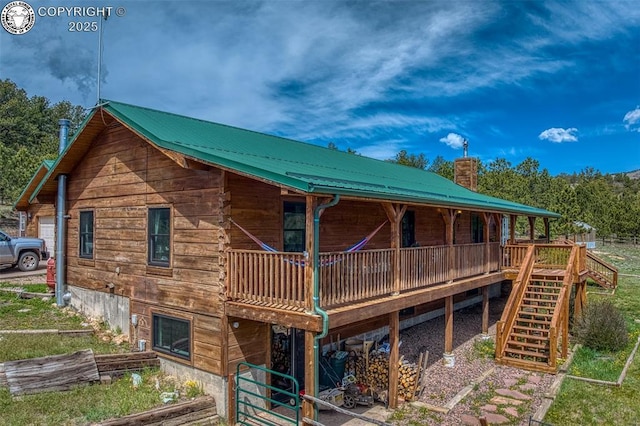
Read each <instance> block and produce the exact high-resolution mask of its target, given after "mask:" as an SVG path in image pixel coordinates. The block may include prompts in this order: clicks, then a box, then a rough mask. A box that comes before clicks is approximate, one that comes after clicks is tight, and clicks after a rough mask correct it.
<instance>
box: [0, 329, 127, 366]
mask: <svg viewBox="0 0 640 426" xmlns="http://www.w3.org/2000/svg"><path fill="white" fill-rule="evenodd" d="M89 348H90V349H92V350H93V352H94V353H96V354H105V353H107V354H108V353H118V352H125V350H124V349H125V348H124V347H122V346H117V345H114V344H111V343H106V342H103V341H101V340H100V338H98V337H97V336H83V337H67V336H59V335H57V334H41V335H24V334H21V335H18V334H5V335H0V362H4V361H15V360H18V359H26V358H39V357H43V356H47V355H62V354H70V353H73V352H76V351H80V350H84V349H89Z"/></svg>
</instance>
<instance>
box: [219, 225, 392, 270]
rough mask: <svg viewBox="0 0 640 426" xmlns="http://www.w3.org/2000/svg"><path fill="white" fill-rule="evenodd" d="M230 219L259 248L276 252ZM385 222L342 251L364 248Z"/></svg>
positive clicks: (348, 251) (349, 251)
mask: <svg viewBox="0 0 640 426" xmlns="http://www.w3.org/2000/svg"><path fill="white" fill-rule="evenodd" d="M230 220H231V223H233V224H234V225H235V226H237V227H238V229H240V230H241V231H242V232H244V233H245V234H246V236H247V237H249V238H251V239H252V240H253V241H254V242H255V243H256V244H257V245H259V246H260V248H262V249H263V250H265V251H269V252H271V253H277V252H278V250H276V249H275V248H273V247H271V246H270V245H269V244H267V243H265V242H264V241H261V240H260V239H259V238H258V237H256V236H255V235H252V234H251V233H250V232H249V231H247V230H246V229H244V228H243V227H242V226H240V225H238V224H237V223H236V222H235V221H234V220H233V219H230ZM387 222H388V221H387V220H385V221H384V222H382V224H380V226H378V227H377V228H376V229H374V230H373V231H372V232H371V233H370V234H369V235H367V236H366V237H364V238H363V239H362V240H360V241H358V242H357V243H355V244H354V245H352V246H351V247H349V248H348V249H346V250H345V251H344V253H353V252H355V251H358V250H361V249H362V248H364V246H366V245H367V243H368V242H369V241H371V239H372V238H373V237H374V236H375V235H376V234H377V233H378V231H379V230H380V229H382V227H383V226H384V225H386V224H387ZM289 262H293V261H289ZM294 263H295V264H299V263H301V266H304V261H303V262H294ZM331 263H335V261H334V262H331ZM323 266H324V265H323Z"/></svg>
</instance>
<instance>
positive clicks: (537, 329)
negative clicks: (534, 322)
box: [513, 324, 549, 335]
mask: <svg viewBox="0 0 640 426" xmlns="http://www.w3.org/2000/svg"><path fill="white" fill-rule="evenodd" d="M513 328H514V329H516V328H517V329H519V330H525V331H535V332H537V333H546V334H547V335H548V334H549V329H548V328H535V327H527V326H526V325H518V324H514V325H513Z"/></svg>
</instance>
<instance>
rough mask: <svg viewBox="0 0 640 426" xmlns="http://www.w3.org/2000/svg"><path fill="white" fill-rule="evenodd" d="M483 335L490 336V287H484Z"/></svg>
mask: <svg viewBox="0 0 640 426" xmlns="http://www.w3.org/2000/svg"><path fill="white" fill-rule="evenodd" d="M482 334H483V335H485V336H486V335H488V334H489V286H488V285H486V286H484V287H482Z"/></svg>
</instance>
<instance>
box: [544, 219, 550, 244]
mask: <svg viewBox="0 0 640 426" xmlns="http://www.w3.org/2000/svg"><path fill="white" fill-rule="evenodd" d="M543 220H544V236H545V238H546V240H547V243H550V242H551V236H550V235H549V233H550V232H551V231H550V229H549V218H548V217H545V218H544V219H543Z"/></svg>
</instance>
